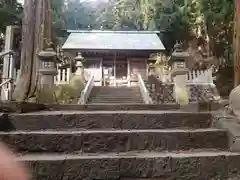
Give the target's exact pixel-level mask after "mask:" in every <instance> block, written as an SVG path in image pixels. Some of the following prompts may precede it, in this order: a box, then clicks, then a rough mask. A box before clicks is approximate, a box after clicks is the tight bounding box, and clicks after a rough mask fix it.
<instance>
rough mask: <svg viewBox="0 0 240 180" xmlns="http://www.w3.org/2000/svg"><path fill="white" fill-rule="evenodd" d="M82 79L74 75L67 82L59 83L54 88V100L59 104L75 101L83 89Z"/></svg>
mask: <svg viewBox="0 0 240 180" xmlns="http://www.w3.org/2000/svg"><path fill="white" fill-rule="evenodd" d="M83 82H84V81H83V79H81V78H80V77H79V76H76V75H74V76H73V77H72V78H71V79H70V83H69V84H60V85H58V86H57V87H56V89H55V98H56V101H57V102H58V103H60V104H71V103H75V104H76V103H77V102H78V99H79V98H80V97H81V92H82V90H83V89H84V83H83Z"/></svg>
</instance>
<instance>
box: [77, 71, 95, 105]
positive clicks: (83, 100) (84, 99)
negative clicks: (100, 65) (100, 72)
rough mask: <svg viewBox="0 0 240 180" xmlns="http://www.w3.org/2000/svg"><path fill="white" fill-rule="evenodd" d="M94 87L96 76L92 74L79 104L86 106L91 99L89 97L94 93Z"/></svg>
mask: <svg viewBox="0 0 240 180" xmlns="http://www.w3.org/2000/svg"><path fill="white" fill-rule="evenodd" d="M93 86H94V74H91V77H90V78H89V80H88V82H87V84H86V86H85V88H84V90H83V91H82V93H81V97H80V99H79V101H78V104H86V103H87V100H88V98H89V95H90V93H91V91H92V88H93Z"/></svg>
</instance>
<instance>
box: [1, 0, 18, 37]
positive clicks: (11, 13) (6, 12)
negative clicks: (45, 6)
mask: <svg viewBox="0 0 240 180" xmlns="http://www.w3.org/2000/svg"><path fill="white" fill-rule="evenodd" d="M21 18H22V5H21V4H19V3H18V2H17V0H0V33H4V32H5V29H6V26H8V25H15V24H17V25H19V24H20V23H21Z"/></svg>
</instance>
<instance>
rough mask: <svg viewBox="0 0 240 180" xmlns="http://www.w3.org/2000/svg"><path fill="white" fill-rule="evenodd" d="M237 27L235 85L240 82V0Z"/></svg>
mask: <svg viewBox="0 0 240 180" xmlns="http://www.w3.org/2000/svg"><path fill="white" fill-rule="evenodd" d="M234 21H235V27H234V37H233V38H234V39H233V42H234V87H237V86H238V85H239V84H240V50H239V43H240V29H239V28H240V1H239V0H235V18H234Z"/></svg>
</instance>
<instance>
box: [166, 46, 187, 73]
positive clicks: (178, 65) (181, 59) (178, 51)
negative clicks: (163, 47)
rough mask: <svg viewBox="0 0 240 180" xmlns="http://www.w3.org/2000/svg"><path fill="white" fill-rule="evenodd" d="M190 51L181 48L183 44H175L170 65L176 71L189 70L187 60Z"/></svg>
mask: <svg viewBox="0 0 240 180" xmlns="http://www.w3.org/2000/svg"><path fill="white" fill-rule="evenodd" d="M189 56H190V55H189V53H188V52H184V51H183V50H182V48H181V44H175V46H174V52H173V53H172V55H171V58H170V60H169V61H168V64H169V66H170V67H171V69H172V70H173V69H175V70H174V71H177V70H179V71H184V70H185V71H189V70H188V69H187V68H186V61H187V58H189Z"/></svg>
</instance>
